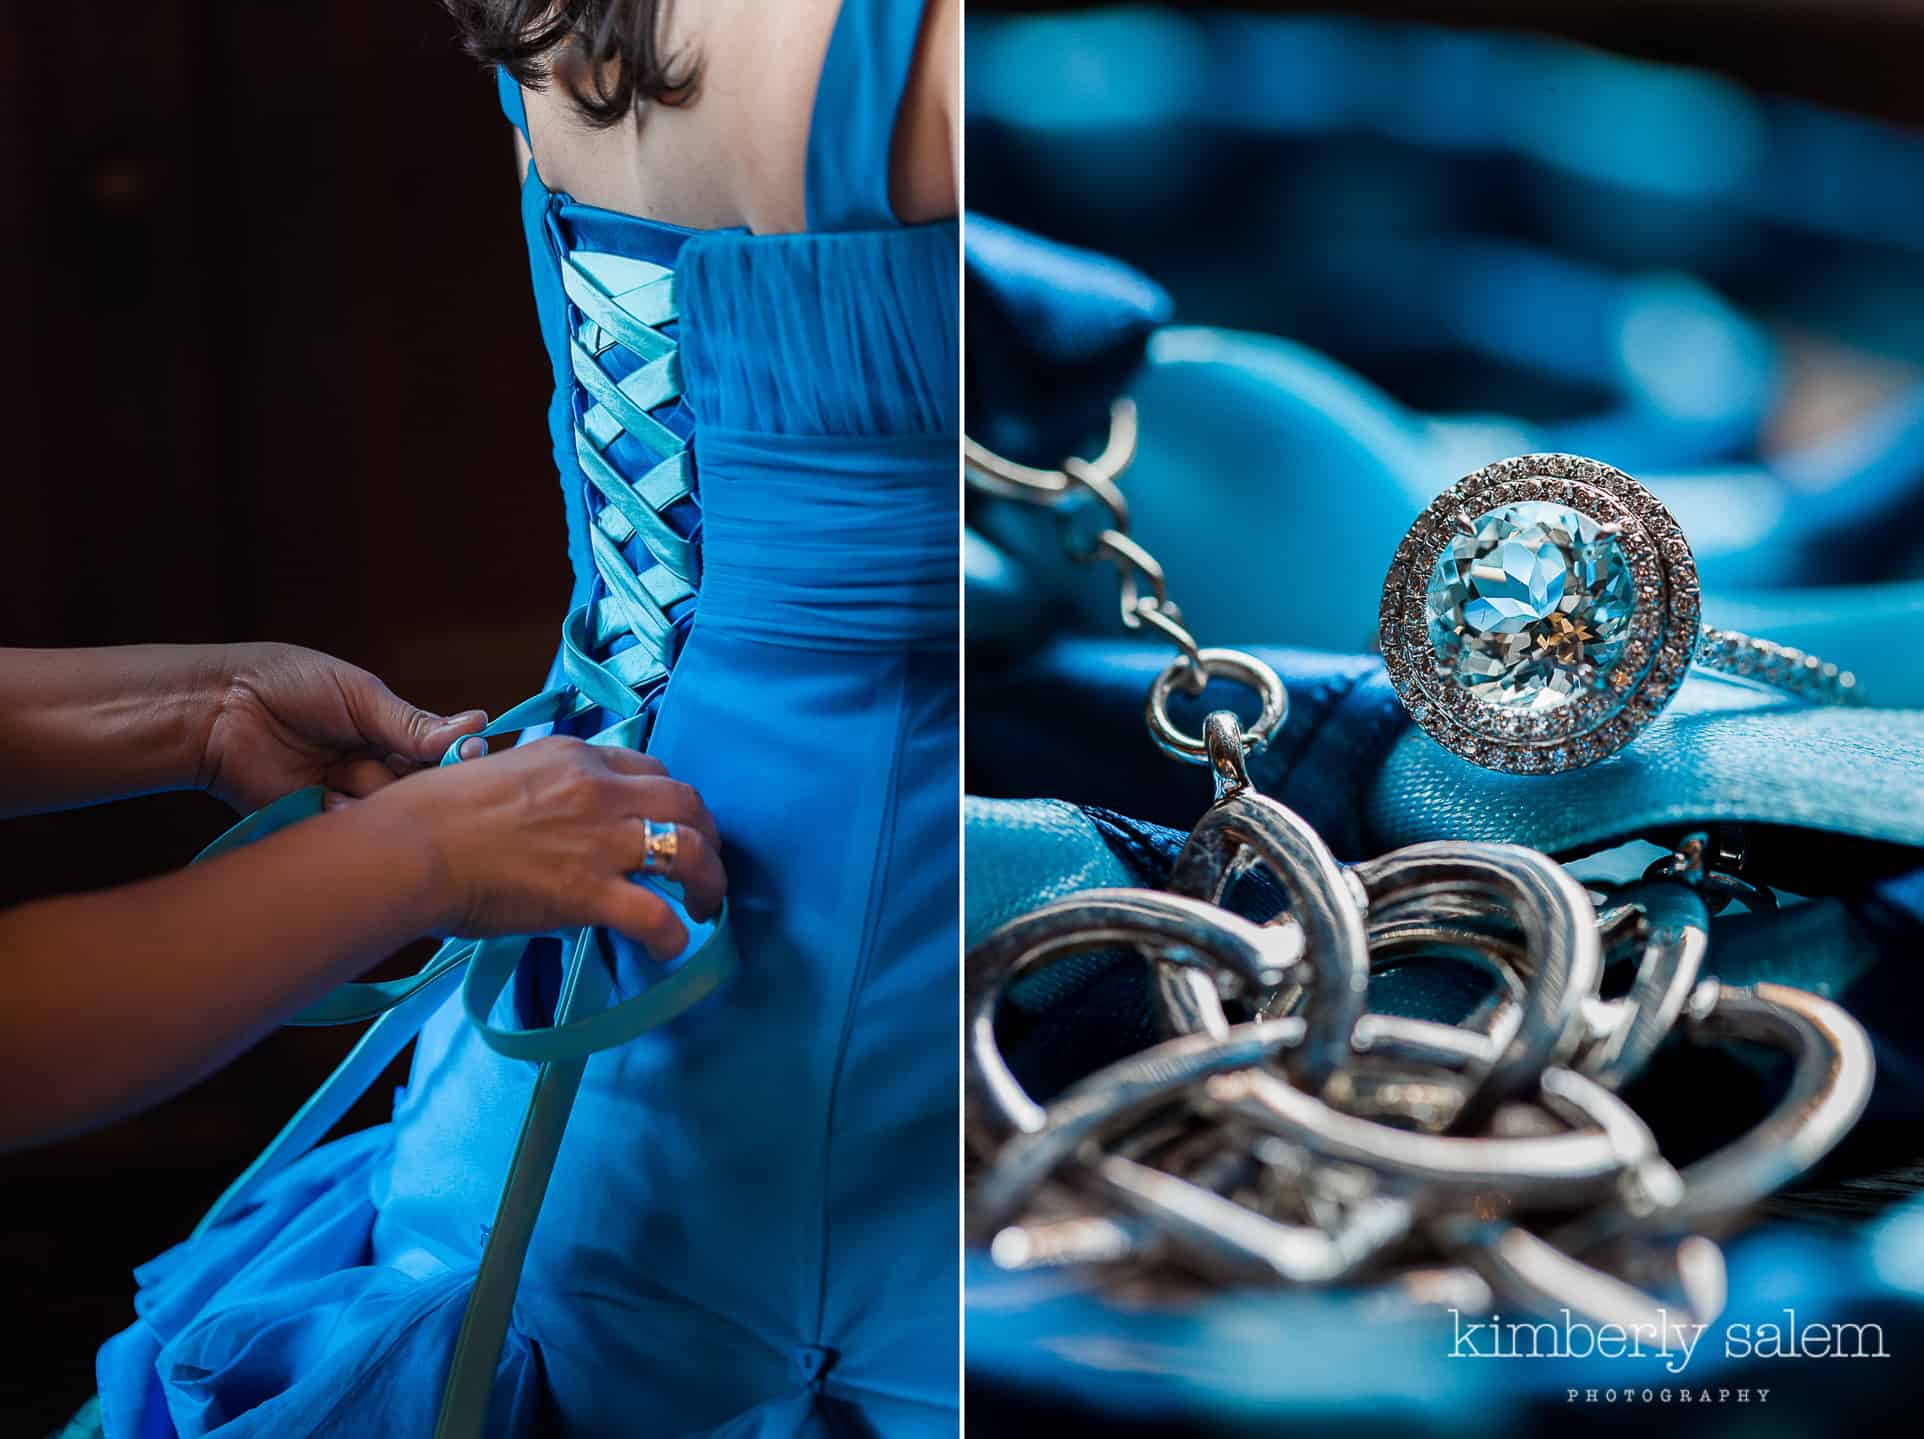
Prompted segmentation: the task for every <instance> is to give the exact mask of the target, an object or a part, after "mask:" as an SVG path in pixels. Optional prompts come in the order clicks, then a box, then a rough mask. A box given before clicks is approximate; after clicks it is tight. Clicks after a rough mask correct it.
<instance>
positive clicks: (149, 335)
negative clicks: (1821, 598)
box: [0, 0, 1924, 1439]
mask: <svg viewBox="0 0 1924 1439" xmlns="http://www.w3.org/2000/svg"><path fill="white" fill-rule="evenodd" d="M970 3H971V4H972V5H973V6H974V7H975V8H980V9H985V10H986V9H1003V8H1033V7H1028V6H1020V7H1010V6H1005V5H999V4H994V3H984V0H970ZM1262 8H1278V9H1310V8H1322V9H1327V8H1331V7H1329V6H1294V5H1284V6H1274V7H1262ZM1347 8H1348V9H1349V10H1351V11H1354V12H1358V13H1370V14H1382V15H1394V16H1399V17H1403V18H1422V19H1431V20H1436V21H1439V22H1442V23H1452V24H1475V23H1505V24H1510V25H1515V26H1521V27H1525V28H1534V29H1542V30H1549V31H1553V32H1555V33H1559V34H1563V35H1567V36H1571V37H1573V38H1578V39H1583V40H1588V41H1591V42H1594V43H1598V44H1601V45H1604V46H1606V47H1607V48H1611V49H1615V50H1619V51H1622V52H1624V53H1627V54H1633V55H1640V56H1647V57H1653V58H1660V59H1668V60H1676V61H1682V62H1686V63H1695V64H1701V65H1706V66H1708V67H1710V68H1714V69H1719V70H1722V71H1724V72H1725V73H1728V74H1731V75H1733V76H1735V77H1736V78H1738V79H1740V80H1742V81H1744V82H1746V83H1748V84H1752V85H1754V86H1756V87H1758V88H1761V89H1764V90H1767V91H1774V92H1778V93H1783V94H1792V95H1799V96H1802V97H1804V98H1808V99H1814V100H1819V101H1823V102H1827V103H1830V104H1833V105H1837V106H1840V107H1842V108H1846V109H1851V110H1856V111H1859V112H1861V113H1865V114H1869V115H1874V116H1878V117H1881V118H1885V119H1892V120H1899V121H1904V122H1908V123H1912V124H1924V86H1920V85H1919V84H1918V82H1917V77H1918V75H1919V74H1920V73H1924V12H1920V9H1919V7H1918V6H1917V5H1914V4H1910V3H1907V0H1881V3H1879V0H1821V3H1818V0H1813V3H1809V4H1797V3H1791V0H1685V3H1669V4H1661V5H1659V4H1655V3H1644V4H1639V3H1629V4H1626V3H1621V0H1608V3H1606V0H1564V3H1556V4H1552V3H1549V0H1543V3H1538V4H1534V5H1525V4H1518V3H1515V0H1510V3H1485V4H1454V5H1444V4H1429V3H1410V0H1406V3H1389V0H1379V3H1364V4H1355V5H1351V6H1349V7H1347ZM0 193H4V194H5V196H6V201H5V203H0V285H4V288H3V289H0V294H3V295H4V297H5V308H4V318H0V437H3V438H4V440H5V442H6V444H7V447H8V462H9V469H8V472H7V474H6V479H5V487H6V497H5V503H4V505H0V644H6V645H80V644H107V643H114V642H124V641H135V640H162V639H164V640H176V641H219V640H232V639H243V638H273V639H282V640H290V641H296V642H299V643H304V644H310V645H314V646H316V647H318V648H322V649H327V650H330V651H332V652H334V653H337V654H340V655H343V656H345V657H347V658H350V659H352V660H354V661H356V662H358V663H360V664H364V665H366V666H368V667H369V668H371V669H373V670H374V671H375V672H376V673H378V674H380V675H382V676H383V677H384V678H386V679H387V680H388V681H389V682H390V683H391V684H392V685H393V686H394V687H395V688H396V689H397V690H399V691H400V692H401V693H402V694H404V695H406V696H407V697H409V698H411V699H413V700H415V701H417V702H419V703H422V704H426V705H429V706H432V707H435V708H441V709H445V710H454V709H458V708H463V707H466V706H469V705H484V706H487V707H489V708H491V709H495V710H499V709H500V708H502V707H503V706H505V705H507V704H509V703H511V702H513V701H515V700H517V699H519V698H521V697H522V696H524V695H525V694H528V693H530V692H532V691H533V690H535V689H536V688H538V687H539V684H540V681H541V678H542V675H543V673H544V671H545V667H546V663H547V659H548V656H549V654H550V653H551V650H552V647H553V644H554V640H555V635H556V633H557V631H558V628H559V624H560V620H561V616H562V610H563V608H564V605H565V599H566V573H565V572H566V562H565V559H564V556H563V550H562V526H561V509H560V506H559V504H558V503H557V502H556V496H555V493H554V482H553V473H552V468H551V465H550V462H549V460H548V456H547V437H546V430H545V425H544V418H543V416H544V408H545V399H546V392H547V387H548V385H549V382H550V381H549V374H548V369H547V364H546V360H545V358H544V357H543V355H542V352H541V349H540V344H539V339H538V334H537V331H536V328H535V321H534V313H533V307H532V304H531V303H530V300H529V296H528V292H527V261H526V257H525V254H524V252H523V249H522V244H521V237H520V230H519V225H518V221H517V214H516V206H515V199H514V184H513V174H512V168H511V161H510V149H509V140H508V134H507V130H506V127H505V125H504V123H503V122H502V121H501V119H500V117H499V114H498V112H497V111H496V110H495V108H494V103H493V99H492V94H491V89H490V86H489V85H488V83H487V81H486V78H485V77H484V76H482V75H481V74H480V73H479V72H478V71H477V70H476V69H475V68H474V67H473V66H472V65H471V64H470V63H469V62H467V61H466V60H465V59H464V58H463V57H461V56H460V54H459V53H458V52H457V49H456V46H455V44H454V41H453V38H452V27H451V24H450V22H449V21H448V20H447V19H446V18H445V17H444V16H443V14H442V13H441V11H440V10H439V9H438V7H437V6H436V5H435V4H434V3H433V0H404V3H394V0H386V3H379V4H377V3H372V0H363V3H358V4H337V5H328V6H322V5H318V4H312V3H310V4H294V3H268V0H249V3H244V4H237V5H225V4H215V3H210V0H202V3H198V4H196V3H189V0H145V3H142V4H139V5H129V4H101V3H92V4H89V3H79V4H74V3H69V4H64V5H46V4H33V3H27V0H16V3H12V4H9V5H7V6H6V7H5V9H4V12H3V13H0ZM14 758H15V757H12V756H8V757H5V759H7V760H9V761H11V760H13V759H14ZM231 818H232V817H231V816H229V815H227V814H226V813H225V812H224V811H223V810H222V809H221V807H220V806H218V805H217V804H215V803H214V802H213V801H211V800H207V799H205V798H203V797H200V796H195V795H188V796H168V797H160V798H149V799H142V800H135V801H129V802H125V803H122V804H118V805H114V806H109V807H106V808H104V809H99V810H93V811H89V812H86V813H82V814H68V815H56V816H48V817H43V818H38V819H33V820H24V821H14V822H11V823H8V824H5V825H0V861H4V862H0V904H5V903H13V902H17V901H20V900H23V899H27V898H31V897H33V896H36V895H43V894H49V893H54V892H59V891H63V890H71V889H76V888H82V887H91V886H99V885H107V884H113V883H118V882H123V881H126V880H130V879H133V878H136V877H139V876H142V875H146V874H152V873H156V872H159V871H162V870H165V869H168V868H172V867H174V866H177V865H179V864H181V863H183V862H185V861H186V860H187V859H188V858H189V857H191V856H192V854H193V853H194V852H195V850H196V849H198V848H199V847H200V846H201V845H202V844H203V843H205V842H206V841H207V840H208V839H211V838H212V837H213V836H214V835H215V834H216V833H218V832H219V831H220V830H221V829H222V828H223V827H225V825H226V824H227V823H228V822H229V821H230V820H231ZM352 1039H353V1034H352V1033H348V1032H333V1031H313V1030H296V1031H289V1032H285V1033H283V1034H281V1035H279V1036H277V1037H275V1038H273V1039H271V1040H269V1041H268V1042H266V1043H264V1044H262V1045H261V1046H260V1047H259V1048H258V1049H257V1050H256V1051H255V1052H254V1053H252V1054H250V1055H248V1056H247V1057H245V1058H244V1059H242V1060H241V1061H239V1062H238V1063H236V1064H234V1065H232V1066H231V1067H230V1068H229V1069H228V1070H227V1071H225V1072H224V1073H223V1074H221V1075H219V1076H217V1077H215V1078H214V1079H211V1080H209V1081H208V1082H207V1083H205V1084H202V1085H200V1086H199V1087H198V1088H196V1089H195V1090H193V1091H192V1092H190V1093H188V1094H186V1095H183V1096H182V1097H180V1098H179V1099H177V1100H175V1101H173V1102H172V1103H170V1104H167V1105H164V1106H162V1107H161V1108H160V1109H158V1110H155V1111H153V1112H151V1113H149V1114H146V1115H144V1116H141V1117H139V1118H137V1119H132V1120H128V1121H126V1122H124V1123H122V1124H119V1125H115V1126H113V1127H111V1128H108V1129H106V1130H103V1131H100V1132H98V1133H95V1134H91V1135H87V1136H83V1137H80V1138H76V1139H72V1140H69V1141H66V1142H64V1143H61V1144H57V1145H51V1146H47V1147H44V1148H41V1149H38V1150H34V1151H31V1152H28V1153H24V1154H16V1155H11V1156H6V1157H4V1158H0V1266H3V1269H4V1279H3V1280H0V1283H4V1285H5V1286H6V1287H5V1291H4V1292H5V1294H6V1298H7V1301H8V1302H7V1305H6V1310H5V1312H6V1313H8V1314H10V1315H11V1316H12V1317H13V1319H14V1323H13V1325H12V1326H10V1328H11V1330H12V1333H11V1335H10V1338H9V1342H8V1343H7V1344H6V1345H5V1347H4V1355H5V1357H4V1360H0V1439H11V1436H13V1435H16V1434H17V1435H36V1434H40V1433H42V1432H44V1431H45V1430H47V1429H48V1428H50V1427H52V1426H53V1425H55V1424H57V1423H58V1422H59V1421H60V1420H61V1419H63V1418H64V1417H65V1415H66V1413H67V1412H69V1411H71V1409H72V1408H73V1407H74V1406H76V1405H77V1404H79V1403H80V1401H81V1400H82V1399H84V1398H85V1397H86V1395H87V1393H88V1392H90V1390H91V1388H92V1353H93V1349H94V1347H95V1346H96V1345H97V1344H98V1343H99V1342H100V1340H102V1339H103V1338H105V1337H106V1336H107V1335H108V1334H110V1333H112V1332H114V1331H115V1330H117V1329H119V1328H121V1327H122V1326H123V1325H124V1324H125V1323H126V1322H127V1321H128V1319H129V1318H130V1317H131V1309H130V1300H131V1297H132V1290H133V1285H132V1280H131V1277H130V1273H129V1271H130V1270H131V1268H132V1266H133V1265H134V1264H136V1263H138V1262H139V1261H141V1260H143V1259H145V1258H147V1257H148V1256H150V1255H152V1254H154V1253H156V1252H158V1251H159V1250H160V1249H162V1248H164V1247H165V1246H166V1245H168V1244H169V1243H171V1242H173V1241H174V1240H176V1239H177V1238H179V1237H180V1236H182V1235H183V1234H185V1232H186V1231H187V1229H188V1228H189V1227H190V1226H191V1224H192V1223H193V1221H194V1219H195V1218H196V1217H197V1216H198V1214H199V1212H200V1211H201V1209H203V1208H204V1207H205V1206H206V1204H207V1203H208V1202H209V1201H210V1200H211V1199H212V1198H213V1197H214V1195H215V1194H216V1193H218V1192H219V1190H220V1189H221V1188H222V1186H223V1185H225V1183H226V1182H227V1181H228V1180H229V1179H231V1178H232V1177H233V1175H234V1174H235V1173H237V1172H238V1171H239V1170H240V1169H241V1168H242V1167H243V1166H244V1165H245V1163H246V1162H247V1161H248V1159H249V1158H251V1157H252V1155H253V1154H254V1152H255V1151H256V1150H258V1149H259V1147H260V1146H261V1145H262V1144H263V1143H264V1142H265V1141H266V1140H267V1139H268V1138H269V1137H270V1136H271V1135H272V1133H273V1132H274V1130H275V1129H276V1128H278V1126H279V1125H280V1123H281V1122H282V1120H284V1119H285V1118H286V1116H287V1115H288V1114H289V1113H291V1112H292V1110H293V1109H294V1107H295V1106H296V1105H297V1104H298V1103H299V1101H300V1100H301V1099H302V1098H303V1097H304V1096H305V1095H306V1093H307V1092H308V1091H309V1090H310V1089H311V1088H312V1087H313V1085H314V1084H315V1083H317V1082H318V1080H319V1079H320V1077H321V1076H322V1075H323V1074H324V1073H325V1071H326V1069H327V1068H328V1067H329V1066H330V1065H331V1064H332V1063H333V1061H334V1060H335V1059H336V1058H337V1057H338V1056H339V1055H340V1054H341V1053H343V1052H345V1050H346V1048H347V1046H348V1045H349V1044H350V1043H351V1042H352ZM75 1062H76V1063H85V1062H86V1056H85V1054H84V1052H83V1053H80V1054H77V1055H76V1057H75ZM9 1102H14V1103H18V1102H21V1098H20V1097H19V1096H13V1097H11V1098H10V1099H9ZM386 1102H387V1090H386V1086H376V1088H375V1091H374V1093H373V1094H372V1095H371V1096H370V1099H369V1102H368V1103H367V1104H366V1105H365V1106H363V1108H362V1110H361V1111H360V1112H359V1114H358V1115H357V1117H356V1120H355V1121H353V1122H355V1123H361V1122H372V1121H374V1120H376V1119H378V1118H379V1117H380V1113H381V1111H382V1109H383V1108H384V1107H385V1104H386Z"/></svg>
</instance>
